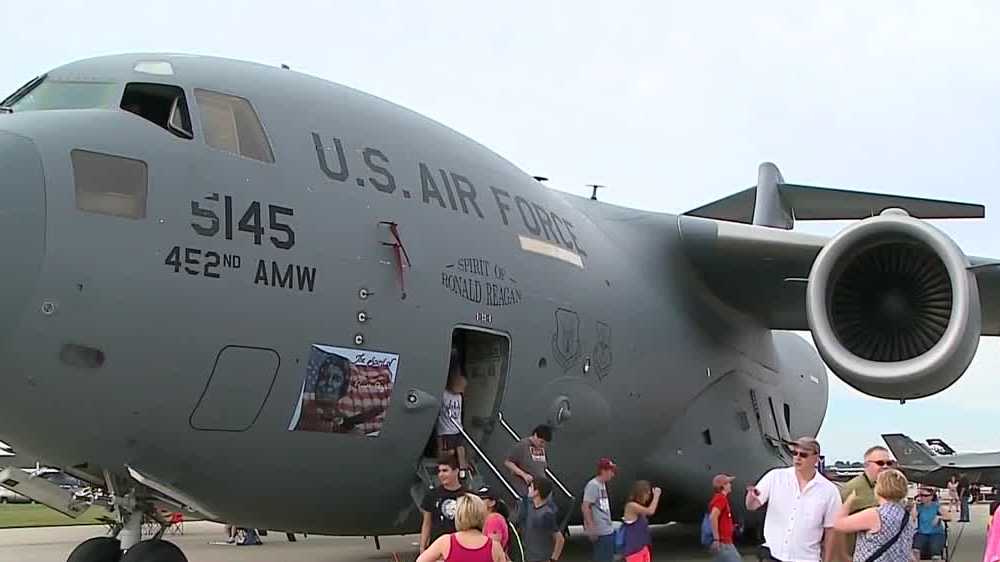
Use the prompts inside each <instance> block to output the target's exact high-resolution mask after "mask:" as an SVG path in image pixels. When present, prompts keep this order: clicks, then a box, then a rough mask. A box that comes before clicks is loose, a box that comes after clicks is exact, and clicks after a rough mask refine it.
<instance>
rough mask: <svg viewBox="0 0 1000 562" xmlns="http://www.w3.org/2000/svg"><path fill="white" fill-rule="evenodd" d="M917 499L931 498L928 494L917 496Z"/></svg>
mask: <svg viewBox="0 0 1000 562" xmlns="http://www.w3.org/2000/svg"><path fill="white" fill-rule="evenodd" d="M917 497H918V498H929V497H931V495H930V494H917Z"/></svg>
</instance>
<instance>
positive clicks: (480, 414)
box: [425, 326, 510, 458]
mask: <svg viewBox="0 0 1000 562" xmlns="http://www.w3.org/2000/svg"><path fill="white" fill-rule="evenodd" d="M448 349H449V353H450V359H449V365H448V370H447V371H446V372H445V373H444V374H443V376H444V377H445V386H446V388H447V384H448V382H447V379H448V377H450V376H451V374H452V373H453V372H457V373H460V374H461V375H463V376H464V377H465V390H464V392H463V393H462V427H463V428H464V429H465V431H466V433H468V434H469V437H471V438H472V440H473V441H475V442H476V443H478V444H482V443H484V442H485V441H486V440H487V439H488V438H489V437H490V434H491V433H492V431H493V427H494V424H495V421H496V419H497V413H498V412H499V411H500V403H501V401H502V398H503V393H504V387H505V385H506V381H507V372H508V371H509V368H510V338H509V337H508V336H507V334H504V333H501V332H495V331H492V330H485V329H482V328H474V327H467V326H458V327H456V328H455V329H454V330H453V331H452V334H451V345H450V346H449V348H448ZM439 414H440V413H439ZM436 433H437V431H436V429H435V435H432V437H431V440H430V441H429V442H428V447H427V450H425V456H431V457H433V456H436V451H435V447H434V444H435V443H436ZM470 458H471V457H470Z"/></svg>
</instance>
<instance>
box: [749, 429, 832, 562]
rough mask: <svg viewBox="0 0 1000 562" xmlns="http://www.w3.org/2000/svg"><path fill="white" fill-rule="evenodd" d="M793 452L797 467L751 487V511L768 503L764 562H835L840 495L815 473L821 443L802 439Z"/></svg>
mask: <svg viewBox="0 0 1000 562" xmlns="http://www.w3.org/2000/svg"><path fill="white" fill-rule="evenodd" d="M791 449H792V456H793V458H794V460H793V464H794V466H790V467H787V468H775V469H773V470H771V471H770V472H768V473H767V474H765V475H764V477H763V478H761V479H760V482H758V483H757V485H756V486H753V485H751V486H747V496H746V506H747V509H749V510H751V511H755V510H757V509H760V508H761V507H762V506H763V505H765V504H767V516H766V517H765V518H764V545H763V546H762V547H761V553H760V559H761V560H762V561H768V562H769V561H776V562H820V561H821V560H822V561H823V562H831V561H832V560H833V554H834V549H833V547H834V542H833V537H834V534H833V522H834V519H836V516H837V512H838V510H839V509H840V504H841V501H840V493H839V492H838V491H837V487H836V486H834V485H833V483H832V482H830V481H829V480H827V479H826V478H825V477H824V476H823V475H822V474H820V473H819V471H817V470H816V465H817V463H818V462H819V455H820V446H819V442H818V441H816V440H815V439H813V438H812V437H800V438H799V439H796V440H795V441H793V442H792V443H791Z"/></svg>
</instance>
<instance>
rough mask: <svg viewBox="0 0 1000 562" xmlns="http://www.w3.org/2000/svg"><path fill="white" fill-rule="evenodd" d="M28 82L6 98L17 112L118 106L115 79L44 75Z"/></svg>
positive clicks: (7, 102)
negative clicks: (60, 77)
mask: <svg viewBox="0 0 1000 562" xmlns="http://www.w3.org/2000/svg"><path fill="white" fill-rule="evenodd" d="M32 82H35V84H32V83H31V82H29V83H28V84H26V85H25V86H24V87H22V88H21V90H18V91H17V92H15V93H14V95H12V96H10V97H9V98H7V99H6V100H4V102H5V103H4V105H6V106H7V107H10V108H11V109H13V110H14V111H15V112H17V113H20V112H22V111H42V110H47V109H94V108H111V107H114V106H115V102H116V98H117V97H118V85H117V84H115V83H114V82H86V81H75V80H53V79H51V78H42V79H41V80H38V79H36V80H33V81H32Z"/></svg>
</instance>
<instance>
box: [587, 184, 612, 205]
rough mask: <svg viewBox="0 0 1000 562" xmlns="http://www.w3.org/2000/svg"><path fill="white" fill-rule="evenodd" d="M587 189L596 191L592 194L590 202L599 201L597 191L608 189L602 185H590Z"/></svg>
mask: <svg viewBox="0 0 1000 562" xmlns="http://www.w3.org/2000/svg"><path fill="white" fill-rule="evenodd" d="M587 187H592V188H594V190H593V191H592V192H591V193H590V200H591V201H597V190H598V189H601V188H604V187H607V186H606V185H601V184H599V183H588V184H587Z"/></svg>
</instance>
